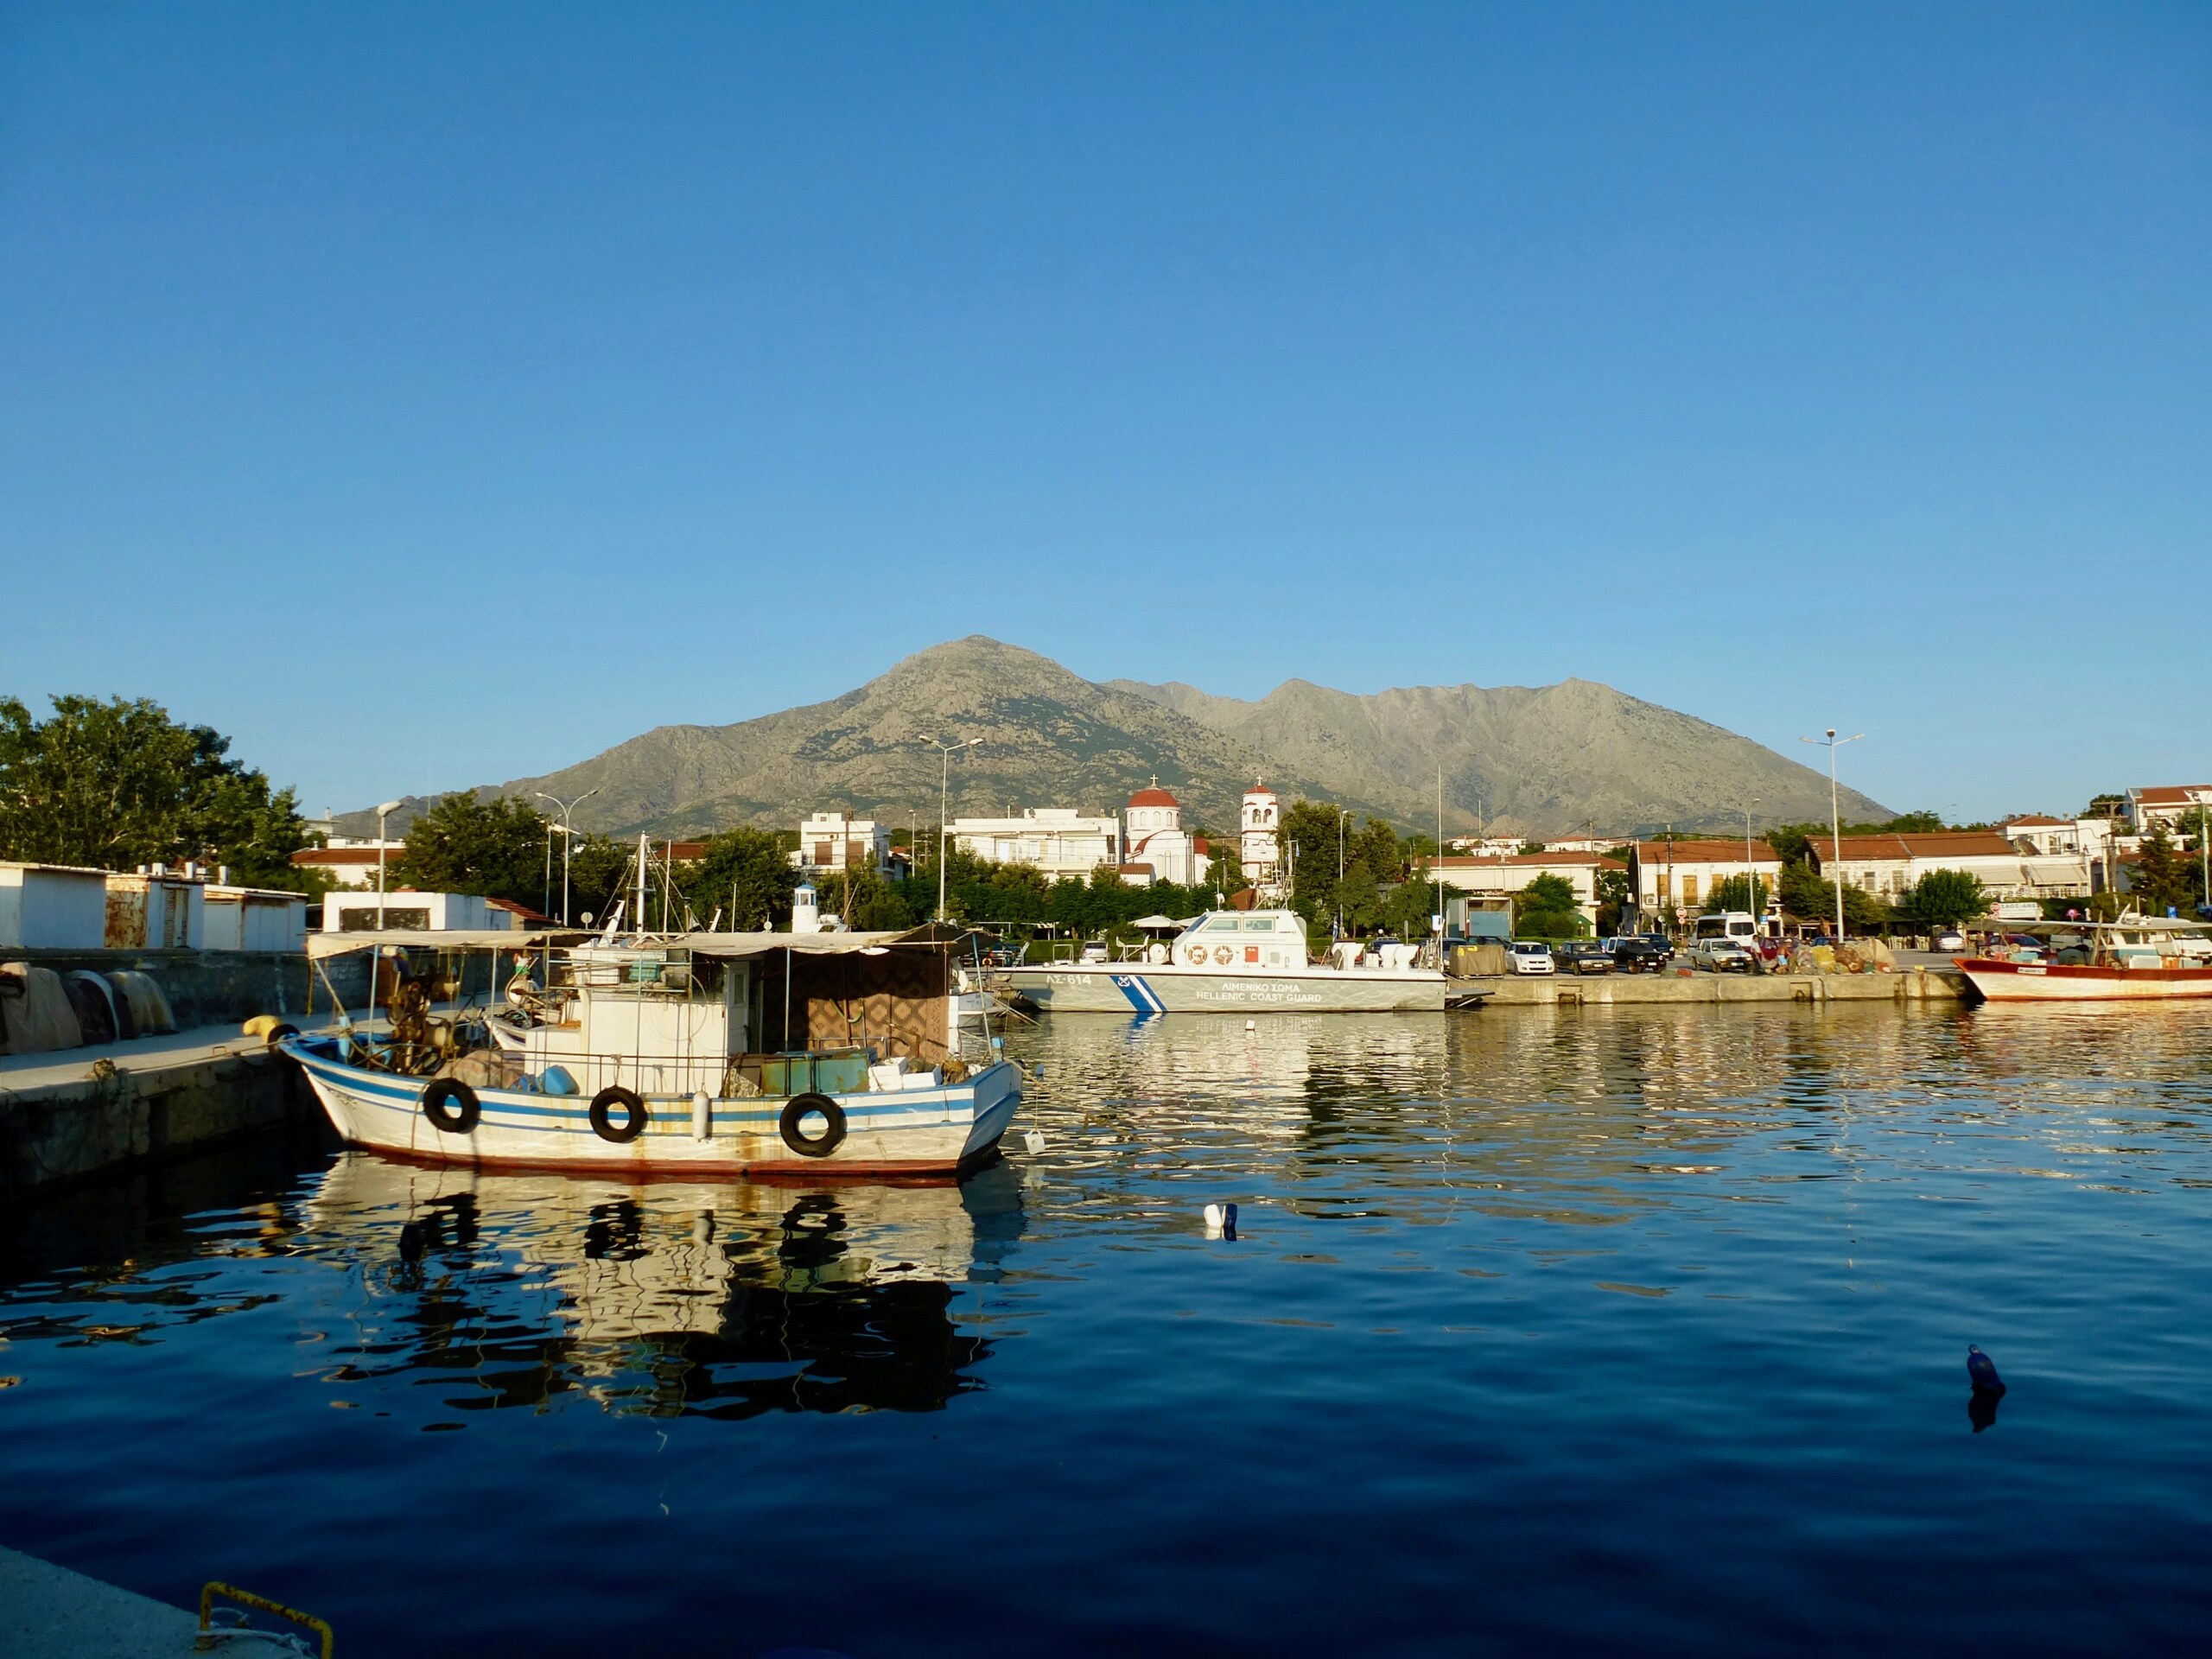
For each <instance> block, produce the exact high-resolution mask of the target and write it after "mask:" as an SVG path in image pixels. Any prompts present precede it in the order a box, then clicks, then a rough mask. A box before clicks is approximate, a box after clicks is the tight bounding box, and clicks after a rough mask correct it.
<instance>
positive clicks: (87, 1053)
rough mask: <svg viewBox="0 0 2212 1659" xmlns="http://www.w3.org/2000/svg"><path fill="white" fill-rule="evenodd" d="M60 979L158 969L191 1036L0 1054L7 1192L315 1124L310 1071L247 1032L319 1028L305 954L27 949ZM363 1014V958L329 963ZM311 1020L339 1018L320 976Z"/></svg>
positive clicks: (28, 956)
mask: <svg viewBox="0 0 2212 1659" xmlns="http://www.w3.org/2000/svg"><path fill="white" fill-rule="evenodd" d="M10 960H11V961H29V962H34V963H37V964H38V965H39V966H41V967H42V968H51V969H54V971H55V972H57V973H61V972H67V970H69V969H73V968H90V969H95V970H97V971H99V972H101V973H111V972H114V971H115V970H117V969H137V971H139V972H142V973H145V974H148V975H150V976H152V977H153V979H154V980H155V982H156V983H158V984H159V985H160V986H161V988H162V995H164V996H166V997H167V998H168V1003H169V1009H170V1012H171V1013H172V1014H175V1017H176V1022H177V1025H178V1027H180V1030H179V1031H178V1033H175V1034H174V1035H169V1036H155V1037H141V1038H137V1039H133V1040H131V1041H130V1042H123V1043H108V1044H103V1045H101V1046H98V1047H92V1048H65V1049H57V1050H54V1051H53V1052H48V1053H43V1054H31V1055H20V1056H11V1057H5V1058H0V1194H14V1193H19V1192H29V1191H31V1190H33V1189H36V1188H41V1187H49V1186H53V1185H56V1184H59V1183H64V1182H68V1181H72V1180H77V1179H82V1178H84V1177H86V1176H89V1175H94V1174H99V1173H105V1172H107V1171H110V1170H114V1169H118V1168H122V1167H125V1166H130V1165H134V1164H143V1163H147V1162H151V1161H158V1160H162V1159H164V1158H167V1157H169V1156H172V1155H175V1154H181V1153H184V1152H188V1151H190V1150H193V1149H194V1148H196V1147H204V1146H207V1145H208V1144H210V1143H211V1142H213V1141H223V1140H227V1139H230V1138H231V1137H232V1136H236V1135H251V1134H257V1133H261V1132H265V1131H267V1130H270V1129H272V1128H277V1127H279V1126H282V1125H284V1124H286V1123H289V1122H299V1121H302V1120H305V1119H308V1118H310V1117H312V1116H313V1114H314V1113H315V1103H314V1099H313V1096H312V1095H311V1094H310V1092H309V1090H308V1086H307V1082H306V1079H304V1078H303V1077H301V1076H300V1075H299V1068H298V1067H296V1066H295V1065H291V1064H289V1062H287V1061H285V1060H283V1058H281V1057H279V1056H277V1055H276V1054H273V1053H271V1052H269V1050H268V1049H267V1047H266V1046H264V1045H263V1044H261V1043H260V1042H258V1041H256V1040H253V1039H247V1038H245V1037H244V1036H243V1035H242V1034H241V1033H240V1032H239V1030H238V1027H239V1025H240V1023H241V1022H243V1021H245V1020H250V1019H251V1018H252V1017H253V1016H254V1015H255V1014H277V1015H280V1016H282V1017H283V1018H284V1019H286V1020H289V1021H291V1022H293V1023H294V1024H296V1025H300V1026H302V1027H305V1026H307V1025H308V1024H309V1023H310V1016H309V1013H308V1009H309V1006H310V1004H309V998H308V976H309V974H310V972H311V971H312V970H311V969H309V967H308V961H307V958H306V957H304V956H296V955H294V956H287V955H275V954H270V953H266V952H257V951H222V950H73V951H58V950H26V951H22V952H10ZM325 967H326V969H327V970H328V973H329V976H330V979H331V982H333V983H334V986H335V988H336V990H337V992H338V994H339V995H341V996H344V997H345V998H346V1000H347V1002H348V1004H349V1005H350V1006H352V1007H354V1008H355V1010H356V1012H359V1006H360V1004H361V1002H362V1001H363V1000H364V998H365V991H366V988H367V984H368V979H367V972H368V963H367V958H366V957H350V958H348V957H340V958H338V959H337V960H335V961H334V962H332V963H326V964H325ZM312 1006H313V1010H314V1013H313V1016H312V1020H313V1023H315V1024H321V1023H323V1022H324V1021H325V1020H327V1019H328V1018H329V1015H330V1014H331V988H330V987H329V986H327V985H326V983H325V982H324V981H323V980H322V978H321V976H317V977H316V980H315V994H314V997H313V1003H312Z"/></svg>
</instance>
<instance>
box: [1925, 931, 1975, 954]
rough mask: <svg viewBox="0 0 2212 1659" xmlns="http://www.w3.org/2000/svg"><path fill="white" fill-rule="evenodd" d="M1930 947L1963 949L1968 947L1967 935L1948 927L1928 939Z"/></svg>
mask: <svg viewBox="0 0 2212 1659" xmlns="http://www.w3.org/2000/svg"><path fill="white" fill-rule="evenodd" d="M1928 948H1929V950H1965V949H1966V948H1967V937H1966V935H1965V934H1963V933H1961V932H1960V931H1958V930H1957V929H1955V928H1946V929H1944V930H1943V931H1942V932H1941V933H1938V934H1937V935H1936V937H1935V938H1932V939H1930V940H1929V941H1928Z"/></svg>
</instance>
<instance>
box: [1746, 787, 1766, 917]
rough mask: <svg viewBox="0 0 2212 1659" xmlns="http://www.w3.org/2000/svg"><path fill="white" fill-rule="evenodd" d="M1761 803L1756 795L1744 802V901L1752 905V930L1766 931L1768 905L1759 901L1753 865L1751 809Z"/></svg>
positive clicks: (1755, 871)
mask: <svg viewBox="0 0 2212 1659" xmlns="http://www.w3.org/2000/svg"><path fill="white" fill-rule="evenodd" d="M1758 804H1759V798H1758V796H1756V795H1754V796H1752V797H1751V799H1750V800H1748V801H1746V802H1745V803H1744V902H1745V904H1747V905H1749V906H1751V931H1753V932H1754V933H1758V934H1764V932H1765V931H1766V906H1764V905H1762V904H1761V903H1759V878H1758V871H1757V870H1756V869H1754V868H1752V866H1751V809H1752V808H1753V807H1755V806H1757V805H1758Z"/></svg>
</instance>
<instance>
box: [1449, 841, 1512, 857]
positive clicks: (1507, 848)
mask: <svg viewBox="0 0 2212 1659" xmlns="http://www.w3.org/2000/svg"><path fill="white" fill-rule="evenodd" d="M1444 844H1445V845H1446V847H1448V848H1449V849H1451V850H1452V851H1453V852H1455V853H1464V854H1465V855H1467V856H1468V857H1470V858H1515V857H1518V856H1519V855H1520V852H1521V847H1522V838H1521V837H1520V836H1452V839H1451V840H1449V841H1447V842H1445V843H1444Z"/></svg>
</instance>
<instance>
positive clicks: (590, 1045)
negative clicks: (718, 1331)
mask: <svg viewBox="0 0 2212 1659" xmlns="http://www.w3.org/2000/svg"><path fill="white" fill-rule="evenodd" d="M551 937H552V936H545V937H544V938H527V937H522V936H517V935H513V934H505V935H502V934H497V933H493V934H482V935H476V934H472V935H465V936H461V935H454V934H441V933H375V934H339V935H320V936H317V937H316V938H315V940H314V941H313V943H314V944H315V946H316V947H317V955H318V956H329V955H333V954H336V953H339V952H341V951H344V950H360V949H365V948H366V949H372V950H375V951H376V953H377V960H378V963H380V964H385V965H386V966H391V965H395V964H396V965H397V967H398V968H399V969H400V970H401V971H400V972H399V973H398V975H397V982H396V986H395V988H392V989H391V991H390V992H389V994H388V1001H387V1006H388V1007H389V1008H390V1011H391V1031H390V1033H388V1034H383V1035H375V1036H372V1035H368V1034H366V1033H365V1031H362V1030H356V1029H353V1028H351V1027H347V1028H345V1029H342V1030H341V1031H340V1033H339V1034H338V1035H336V1036H329V1037H321V1038H305V1037H301V1036H297V1035H293V1036H289V1037H286V1038H284V1039H283V1040H282V1042H281V1044H280V1046H281V1047H282V1049H283V1052H285V1053H287V1054H289V1055H290V1056H291V1058H294V1059H295V1060H296V1061H297V1062H298V1063H299V1065H300V1066H301V1067H302V1070H303V1071H305V1072H306V1073H307V1076H308V1082H309V1083H310V1084H312V1085H313V1087H314V1089H315V1096H316V1098H317V1099H318V1100H320V1101H321V1103H322V1107H323V1109H324V1110H325V1111H326V1112H327V1114H328V1115H329V1117H330V1121H331V1122H332V1124H333V1125H334V1126H335V1128H337V1130H338V1132H339V1134H340V1135H342V1136H343V1137H344V1138H345V1139H346V1141H349V1142H351V1143H353V1145H356V1146H363V1147H374V1148H376V1149H377V1150H378V1151H381V1152H387V1153H393V1154H399V1155H401V1156H404V1157H409V1158H416V1159H423V1160H431V1161H435V1162H439V1163H465V1164H473V1165H480V1166H484V1165H516V1166H542V1167H581V1168H599V1169H621V1170H627V1171H652V1172H681V1173H689V1174H691V1175H695V1176H705V1175H730V1174H736V1173H747V1174H752V1175H755V1176H760V1175H767V1176H773V1175H776V1174H778V1173H784V1174H800V1173H803V1174H804V1175H806V1176H808V1177H816V1176H823V1175H837V1174H850V1175H870V1176H884V1175H919V1174H931V1173H957V1172H958V1171H960V1170H963V1169H964V1168H968V1167H970V1166H974V1165H976V1164H978V1163H980V1162H982V1161H985V1160H988V1159H989V1158H990V1157H991V1156H992V1155H993V1154H994V1152H995V1148H996V1147H997V1146H998V1143H999V1140H1000V1138H1001V1136H1002V1135H1004V1134H1005V1133H1006V1129H1007V1124H1008V1122H1010V1121H1011V1120H1012V1118H1013V1116H1014V1112H1015V1110H1016V1109H1017V1108H1018V1107H1019V1106H1020V1103H1021V1087H1020V1070H1019V1068H1017V1067H1016V1066H1015V1065H1013V1064H1012V1063H1011V1062H1008V1061H1007V1060H1004V1059H1001V1058H998V1057H997V1052H996V1049H995V1046H993V1045H991V1044H990V1040H989V1038H988V1033H984V1034H983V1036H982V1048H981V1052H979V1053H978V1054H976V1057H975V1058H973V1059H972V1060H971V1059H969V1058H963V1054H962V1052H961V1048H960V1043H961V1033H960V1029H959V1027H958V1025H957V1021H956V1019H955V1016H954V1006H953V1002H952V968H953V957H954V953H955V950H956V948H957V943H958V938H959V936H957V934H952V933H950V932H947V931H944V930H934V929H923V930H920V931H917V932H914V933H911V934H891V933H877V934H870V933H821V934H812V935H805V934H789V933H693V934H671V935H632V936H630V937H628V938H620V939H617V938H612V937H607V936H602V937H600V938H591V939H584V940H581V941H577V942H573V943H567V944H559V945H556V944H552V943H551V942H550V939H551ZM563 937H565V938H568V939H569V940H571V941H575V938H576V936H575V935H568V936H563ZM326 941H327V944H326ZM468 950H475V951H477V952H479V953H482V952H486V951H489V952H490V953H491V954H492V955H493V959H494V961H495V962H496V963H499V964H500V965H501V966H502V967H504V968H507V969H512V973H511V976H510V977H509V978H508V980H507V982H506V985H505V997H504V1001H503V1002H502V1004H501V1005H500V1006H499V1007H494V1008H493V1009H492V1010H491V1011H490V1013H489V1014H488V1016H486V1015H485V1014H481V1013H479V1014H477V1015H475V1016H474V1018H472V1017H471V1016H470V1015H469V1014H467V1013H466V1012H463V1013H461V1014H458V1015H456V1016H454V1017H453V1018H450V1019H447V1020H439V1019H437V1018H435V1016H434V1015H432V1014H431V1013H430V1004H429V1000H428V992H427V990H426V987H429V988H435V986H436V983H437V982H436V981H435V980H434V979H433V977H432V975H431V971H430V970H431V969H432V968H433V967H434V965H435V959H436V958H438V957H447V958H450V957H452V955H453V954H454V953H455V952H456V951H461V952H466V951H468ZM415 969H421V970H422V971H420V972H419V973H418V972H416V971H414V970H415ZM451 982H452V981H451V980H448V983H451ZM974 1046H976V1045H975V1044H974V1042H973V1041H972V1039H971V1047H974Z"/></svg>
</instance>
